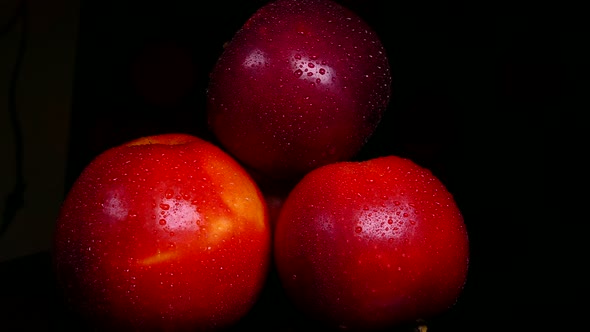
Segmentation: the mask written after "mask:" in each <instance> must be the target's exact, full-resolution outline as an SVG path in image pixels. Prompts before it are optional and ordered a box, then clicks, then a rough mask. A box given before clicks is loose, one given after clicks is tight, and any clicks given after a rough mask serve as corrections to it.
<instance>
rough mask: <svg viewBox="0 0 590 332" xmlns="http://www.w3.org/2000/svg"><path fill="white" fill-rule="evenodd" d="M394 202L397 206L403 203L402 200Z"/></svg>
mask: <svg viewBox="0 0 590 332" xmlns="http://www.w3.org/2000/svg"><path fill="white" fill-rule="evenodd" d="M393 204H395V206H399V205H400V204H401V202H400V201H395V202H393Z"/></svg>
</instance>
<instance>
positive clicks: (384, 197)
mask: <svg viewBox="0 0 590 332" xmlns="http://www.w3.org/2000/svg"><path fill="white" fill-rule="evenodd" d="M274 256H275V262H276V267H277V270H278V273H279V276H280V279H281V282H282V284H283V286H284V287H285V290H286V293H287V295H288V296H289V298H290V299H291V300H293V302H294V303H295V304H296V305H297V306H298V307H299V308H300V309H301V310H302V311H303V312H305V313H306V314H309V315H310V316H311V317H313V318H315V319H317V320H319V321H321V322H323V323H325V324H327V325H329V326H332V327H340V328H347V329H350V330H354V329H358V330H370V329H380V328H387V327H391V326H395V325H397V324H402V323H409V322H411V321H414V320H416V319H428V318H431V317H433V316H434V315H437V314H440V313H442V312H445V311H446V310H447V309H449V308H450V307H452V306H453V305H454V304H455V303H456V301H457V300H458V298H459V296H460V294H461V292H462V290H463V287H464V284H465V282H466V279H467V272H468V265H469V239H468V234H467V230H466V226H465V224H464V220H463V217H462V214H461V212H460V211H459V209H458V207H457V204H456V202H455V201H454V198H453V196H452V195H451V194H450V193H449V191H448V190H447V189H446V187H445V186H444V185H443V184H442V183H441V182H440V180H438V179H437V178H436V177H435V176H433V174H432V173H431V172H430V171H429V170H427V169H425V168H422V167H420V166H418V165H417V164H415V163H414V162H412V161H411V160H409V159H403V158H400V157H396V156H387V157H379V158H375V159H372V160H367V161H362V162H341V163H334V164H331V165H327V166H323V167H320V168H318V169H316V170H313V171H311V172H310V173H308V174H307V175H306V176H305V177H304V178H303V179H302V180H301V182H299V183H298V184H297V185H296V186H295V188H294V189H293V191H292V192H291V193H290V194H289V196H288V197H287V199H286V201H285V202H284V204H283V207H282V210H281V213H280V215H279V219H278V221H277V224H276V229H275V234H274Z"/></svg>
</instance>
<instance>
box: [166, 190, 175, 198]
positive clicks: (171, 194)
mask: <svg viewBox="0 0 590 332" xmlns="http://www.w3.org/2000/svg"><path fill="white" fill-rule="evenodd" d="M172 196H174V191H173V190H172V189H168V190H166V194H165V195H164V197H166V198H167V199H171V198H172Z"/></svg>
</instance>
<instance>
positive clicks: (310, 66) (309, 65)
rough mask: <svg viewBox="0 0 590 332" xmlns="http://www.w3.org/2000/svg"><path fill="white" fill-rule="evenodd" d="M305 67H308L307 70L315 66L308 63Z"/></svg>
mask: <svg viewBox="0 0 590 332" xmlns="http://www.w3.org/2000/svg"><path fill="white" fill-rule="evenodd" d="M307 66H308V67H309V68H313V67H315V65H314V64H313V63H311V62H310V63H308V64H307Z"/></svg>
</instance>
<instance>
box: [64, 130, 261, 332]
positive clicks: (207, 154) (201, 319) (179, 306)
mask: <svg viewBox="0 0 590 332" xmlns="http://www.w3.org/2000/svg"><path fill="white" fill-rule="evenodd" d="M54 237H55V239H54V247H53V261H54V267H55V272H56V275H57V280H58V281H59V284H60V287H61V289H63V291H64V298H65V299H66V301H67V303H68V305H69V306H71V307H72V308H73V309H74V310H76V311H77V312H78V313H79V314H80V315H81V316H82V317H84V318H85V319H87V320H88V321H89V322H91V324H93V325H96V326H98V327H100V328H104V329H106V330H109V331H110V330H166V331H179V330H192V331H207V330H217V329H221V328H224V327H227V326H231V325H232V324H234V323H236V322H237V321H239V320H240V319H241V318H242V317H244V316H245V315H246V314H247V313H248V312H249V310H250V309H251V307H252V306H253V305H254V303H255V302H256V301H257V298H258V296H259V293H260V292H261V290H262V288H263V285H264V283H265V280H266V277H267V273H268V269H269V267H270V262H271V257H272V256H271V247H272V242H271V228H270V224H269V216H268V210H267V207H266V204H265V201H264V197H263V196H262V194H261V192H260V189H259V188H258V186H257V184H256V183H255V182H254V181H253V180H252V178H251V177H250V176H249V174H248V173H247V172H246V171H245V170H244V168H242V166H241V165H240V164H238V162H237V161H235V159H233V158H232V157H231V156H230V155H228V154H227V153H226V152H224V151H223V150H221V149H220V148H219V147H217V146H216V145H214V144H213V143H210V142H208V141H205V140H203V139H201V138H198V137H195V136H191V135H187V134H181V133H170V134H162V135H154V136H148V137H142V138H138V139H135V140H132V141H130V142H128V143H125V144H122V145H120V146H116V147H113V148H110V149H108V150H106V151H104V152H103V153H102V154H100V155H98V156H97V157H96V158H95V159H94V160H93V161H92V162H91V163H90V164H89V165H88V166H87V167H86V168H85V169H84V170H83V172H82V173H81V174H80V176H79V177H78V179H77V180H76V181H75V183H74V184H73V186H72V188H71V189H70V190H69V192H68V193H67V196H66V197H65V200H64V202H63V205H62V206H61V209H60V213H59V216H58V220H57V226H56V231H55V235H54Z"/></svg>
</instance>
